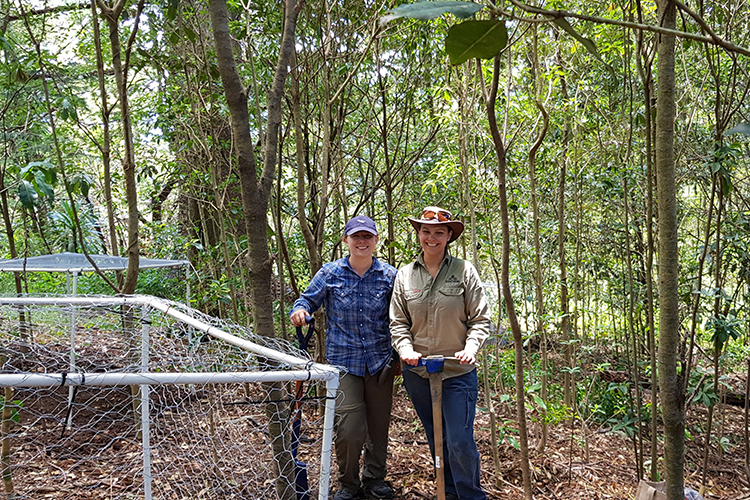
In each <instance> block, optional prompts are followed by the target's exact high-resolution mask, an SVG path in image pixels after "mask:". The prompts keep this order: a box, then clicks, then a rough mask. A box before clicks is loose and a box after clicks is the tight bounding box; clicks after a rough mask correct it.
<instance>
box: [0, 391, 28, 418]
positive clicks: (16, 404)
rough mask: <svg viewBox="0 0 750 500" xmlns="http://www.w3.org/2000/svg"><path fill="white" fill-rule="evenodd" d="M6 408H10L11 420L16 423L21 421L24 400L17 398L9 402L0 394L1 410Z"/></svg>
mask: <svg viewBox="0 0 750 500" xmlns="http://www.w3.org/2000/svg"><path fill="white" fill-rule="evenodd" d="M6 408H10V420H11V421H12V422H14V423H16V424H17V423H19V422H20V421H21V412H20V410H21V408H23V401H21V400H19V399H15V400H13V401H10V402H7V401H6V400H5V398H4V397H3V396H0V411H5V409H6Z"/></svg>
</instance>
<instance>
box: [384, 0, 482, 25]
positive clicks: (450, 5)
mask: <svg viewBox="0 0 750 500" xmlns="http://www.w3.org/2000/svg"><path fill="white" fill-rule="evenodd" d="M480 10H482V6H481V5H478V4H476V3H474V2H459V1H448V0H442V1H423V2H415V3H410V4H402V5H399V6H398V7H395V8H393V9H391V10H390V14H389V15H387V16H383V17H381V18H380V23H381V24H385V23H387V22H388V21H390V20H391V19H398V18H399V17H410V18H412V19H420V20H423V21H429V20H430V19H437V18H438V17H440V16H442V15H443V14H445V13H448V12H450V13H451V14H453V15H454V16H456V17H459V18H461V19H466V18H468V17H471V16H473V15H474V14H476V13H477V12H479V11H480Z"/></svg>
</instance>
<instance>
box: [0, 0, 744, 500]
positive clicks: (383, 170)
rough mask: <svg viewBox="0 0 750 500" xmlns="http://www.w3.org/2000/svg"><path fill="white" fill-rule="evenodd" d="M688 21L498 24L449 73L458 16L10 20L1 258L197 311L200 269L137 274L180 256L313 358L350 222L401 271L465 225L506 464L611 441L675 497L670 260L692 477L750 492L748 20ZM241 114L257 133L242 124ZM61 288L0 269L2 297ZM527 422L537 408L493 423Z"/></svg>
mask: <svg viewBox="0 0 750 500" xmlns="http://www.w3.org/2000/svg"><path fill="white" fill-rule="evenodd" d="M665 3H667V4H669V5H671V6H672V8H677V10H678V11H679V15H678V16H677V20H676V25H675V27H674V28H669V27H666V28H665V27H664V26H663V23H662V21H663V16H661V15H660V14H659V12H658V11H657V8H658V7H659V6H657V5H656V4H655V3H653V2H650V1H649V2H641V1H639V0H627V1H625V0H622V1H619V0H615V1H602V2H599V1H597V2H593V3H591V2H589V3H580V2H575V0H571V1H570V2H568V3H566V4H563V3H560V2H555V3H554V5H541V4H540V5H527V4H523V3H520V2H517V1H515V0H511V1H510V2H508V3H506V4H502V5H495V6H487V8H486V9H484V10H483V11H480V12H479V13H478V14H477V18H480V19H485V18H489V17H500V18H502V19H503V20H504V24H505V28H506V29H507V37H508V39H507V45H506V46H505V47H504V48H503V49H502V51H501V52H500V53H499V54H498V55H497V57H495V58H494V59H493V58H492V56H490V57H489V58H488V59H483V60H479V59H470V60H468V61H466V62H464V63H461V64H458V65H452V64H451V61H450V60H449V58H448V57H447V55H446V51H445V48H444V40H445V38H446V35H447V34H448V32H449V30H450V29H451V27H452V26H454V25H455V24H456V23H458V22H459V20H457V19H456V18H455V17H453V16H451V15H446V16H442V17H438V18H437V19H434V20H432V21H429V22H424V21H415V20H412V19H396V20H391V21H390V22H388V23H384V22H381V21H382V19H381V18H382V16H384V15H385V14H387V13H388V11H389V9H392V8H394V7H396V4H395V3H393V2H373V1H369V0H364V1H356V2H337V1H327V0H323V1H320V2H303V3H299V4H297V3H296V2H293V1H290V0H287V1H286V2H283V5H282V3H281V2H271V1H266V0H258V1H255V2H251V1H248V2H244V1H240V2H234V1H232V2H216V1H213V0H212V1H211V2H209V3H206V2H194V1H190V0H186V1H182V2H176V1H167V2H162V1H158V0H157V1H153V2H148V3H147V2H146V1H145V0H140V1H139V2H129V1H124V0H121V1H118V2H106V1H104V0H100V1H98V2H96V3H92V4H85V3H81V4H77V3H65V2H56V3H52V2H46V3H43V2H25V1H24V0H20V1H17V2H13V1H9V0H0V48H1V49H2V56H1V57H0V91H1V92H0V147H1V148H2V162H1V163H0V211H1V212H2V227H3V231H2V235H1V236H0V245H1V247H2V253H3V254H4V255H5V256H6V257H23V256H34V255H39V254H44V253H52V252H59V251H72V252H85V253H106V254H112V255H124V256H127V257H128V258H129V259H130V262H131V268H130V270H129V271H128V272H127V273H125V274H124V275H122V276H120V275H117V276H108V277H106V279H102V277H98V276H87V277H84V278H83V279H82V280H81V282H80V284H79V291H80V292H81V293H113V292H115V291H117V292H126V293H132V292H138V293H153V294H156V295H160V296H165V297H169V298H175V299H177V300H181V299H182V295H181V294H182V290H183V289H184V288H183V287H182V284H181V283H180V281H181V280H182V279H183V278H182V275H181V274H180V275H169V274H165V273H164V272H158V271H141V272H139V271H138V269H137V258H138V255H141V256H146V257H164V258H186V259H189V260H190V262H191V266H192V268H193V269H194V271H195V272H193V273H191V275H192V276H191V283H190V285H191V289H192V296H193V304H192V305H193V306H194V307H196V308H198V309H200V310H202V311H205V312H208V313H210V314H213V315H215V316H219V317H223V318H229V319H233V320H234V321H237V322H240V323H244V324H247V325H250V326H252V327H254V328H258V330H259V331H263V332H265V333H266V334H268V333H269V332H270V334H272V335H279V336H291V335H293V332H292V330H291V328H290V327H289V325H288V322H287V320H286V316H287V314H288V311H289V307H290V304H291V302H292V301H293V300H294V298H295V297H296V296H297V295H298V294H299V291H300V290H302V289H304V287H305V286H306V284H307V283H308V281H309V279H310V277H311V276H312V275H313V274H314V273H315V272H316V271H317V269H318V268H319V267H320V266H321V264H322V263H324V262H327V261H329V260H332V259H335V258H338V257H340V256H342V253H343V252H344V248H343V247H342V245H341V242H340V236H341V234H340V232H341V227H342V226H343V223H344V222H345V221H346V220H347V219H348V218H350V217H351V216H353V215H356V214H360V213H362V214H367V215H369V216H371V217H372V218H373V219H375V220H376V221H377V222H378V225H379V228H380V232H381V247H380V249H379V257H380V258H381V259H383V260H386V261H388V262H390V263H391V264H393V265H395V266H397V267H400V266H401V265H403V264H405V263H407V262H409V261H410V260H411V259H412V258H413V256H414V254H415V252H416V251H417V248H418V245H417V243H416V239H415V237H414V235H413V232H412V231H411V229H410V225H409V223H408V221H407V220H406V216H412V215H414V214H417V213H418V212H419V210H420V209H421V208H422V207H423V206H425V205H440V206H443V207H446V208H449V209H451V210H452V211H453V212H454V214H455V215H456V216H457V217H458V218H459V219H461V220H463V221H464V222H465V224H466V226H467V231H466V232H465V233H464V237H463V238H462V239H461V240H460V241H459V242H457V244H456V245H455V248H454V249H453V252H454V253H456V254H458V256H460V257H463V258H466V259H469V260H471V261H473V262H474V263H475V264H476V266H477V268H478V269H479V270H480V273H481V275H482V277H483V279H484V280H485V282H486V283H487V290H488V293H489V294H490V295H491V297H492V298H493V304H494V311H493V314H494V319H495V321H496V325H497V332H496V335H495V336H494V337H493V340H492V342H491V343H490V345H488V346H487V348H486V349H485V350H484V351H483V355H482V358H483V366H482V368H481V370H480V374H481V378H482V381H481V383H482V384H483V390H484V391H485V394H486V395H487V404H485V405H484V406H483V411H485V412H487V414H488V415H489V416H491V417H492V419H491V422H490V424H489V425H490V426H491V429H492V434H491V437H490V440H491V443H494V445H493V446H490V447H489V449H490V450H493V451H494V450H497V449H498V448H500V447H505V446H510V447H511V448H513V449H516V450H527V451H528V443H525V442H524V441H525V437H524V436H525V435H527V433H528V434H529V435H532V436H533V439H532V442H531V444H532V446H533V447H534V448H535V450H534V451H533V452H532V460H533V459H534V457H539V456H543V453H544V451H545V448H546V447H547V446H549V445H548V443H547V439H548V433H549V432H553V433H555V435H559V433H571V434H570V435H571V439H572V436H573V433H574V434H575V436H576V437H575V439H576V440H579V441H580V443H581V448H580V450H581V453H583V454H586V453H587V451H586V450H587V449H588V448H587V446H588V442H589V439H591V438H592V437H594V436H595V435H596V432H599V431H601V430H602V429H605V430H607V431H608V432H614V433H617V435H618V436H619V437H624V438H626V441H627V442H629V443H630V445H631V449H628V450H627V451H626V450H623V453H627V454H628V455H627V459H628V460H629V461H630V463H631V465H632V467H633V471H634V472H633V476H634V477H635V478H637V477H647V476H650V477H652V478H655V479H656V478H661V477H662V475H663V468H664V456H663V454H662V446H663V444H664V441H663V439H664V435H663V432H662V429H661V418H662V415H661V409H660V405H659V404H652V402H653V401H655V399H654V395H655V392H656V391H655V388H656V387H658V379H657V375H658V368H657V367H658V364H657V351H658V346H659V339H660V319H659V318H660V315H659V314H660V312H663V311H660V309H659V304H660V299H661V298H663V296H661V295H660V286H659V280H660V278H661V277H662V276H660V272H659V271H660V269H659V265H657V264H658V263H659V262H670V261H671V262H674V263H675V264H678V265H679V274H678V275H677V287H678V288H677V292H676V294H675V299H676V301H675V306H674V307H672V309H673V310H674V312H675V314H678V319H679V328H678V331H677V335H678V338H677V343H676V346H677V348H676V359H677V363H676V369H677V373H678V375H679V379H678V383H679V384H680V391H678V392H677V393H675V394H674V395H673V396H674V397H675V398H676V399H677V400H679V402H680V404H681V405H683V406H682V408H683V409H685V408H687V409H689V408H690V407H693V408H699V409H700V415H701V418H700V419H698V420H695V419H693V420H691V421H690V422H689V423H688V425H687V426H686V427H685V429H684V435H685V440H686V442H688V443H697V444H698V445H699V446H701V447H702V448H703V450H704V453H703V455H702V456H701V457H698V458H696V457H695V455H692V456H691V457H689V459H688V461H687V462H686V464H685V469H684V471H685V473H686V474H687V473H689V474H691V477H693V478H695V477H698V476H700V481H697V482H698V483H701V484H708V485H709V489H708V490H704V491H703V492H704V494H705V495H706V496H707V497H708V495H709V494H710V482H709V481H707V477H708V476H707V475H710V474H711V470H712V468H713V470H714V471H715V470H716V468H717V467H719V468H720V465H719V466H717V465H716V464H717V463H718V464H721V460H722V457H723V456H724V455H725V454H731V455H732V456H733V457H737V456H739V457H743V458H742V460H741V461H742V462H744V469H745V470H744V471H741V472H744V477H742V476H740V477H739V479H738V481H739V484H740V485H741V487H743V488H745V489H747V488H748V487H750V484H748V476H750V467H749V466H748V463H750V461H749V460H748V458H747V457H748V450H749V449H750V447H748V439H747V428H748V426H747V410H746V408H747V406H746V405H747V400H748V398H747V395H746V387H747V383H746V382H747V371H748V370H750V360H749V359H748V329H747V326H748V320H749V317H748V313H747V307H746V306H747V303H748V300H749V299H750V286H748V285H750V238H748V236H750V205H749V204H748V201H749V198H748V196H750V182H749V181H748V166H750V164H749V161H750V148H749V147H748V140H747V135H748V134H750V125H748V122H750V117H748V112H750V109H749V108H748V100H747V94H748V91H749V90H750V77H749V75H748V54H750V52H749V51H748V50H747V49H745V48H744V47H748V46H750V40H748V38H749V37H750V9H749V6H748V4H747V2H745V1H742V0H740V1H737V2H726V3H719V2H698V3H697V4H696V5H692V4H690V5H684V4H682V3H680V2H665ZM217 4H220V5H218V6H220V7H222V8H223V9H225V13H226V35H227V36H226V39H225V40H223V41H222V40H221V39H220V38H219V35H218V34H217V33H218V30H217V29H216V27H217V26H218V24H217V23H218V22H219V21H220V20H221V19H220V18H221V16H220V15H219V14H221V13H220V12H219V11H218V10H217ZM553 7H554V8H555V9H559V10H555V11H551V10H544V9H551V8H553ZM662 7H663V6H662ZM217 12H218V14H217ZM93 13H95V15H94V14H93ZM292 13H294V14H295V16H296V17H295V18H294V19H293V22H292V16H291V14H292ZM212 26H213V28H212ZM670 29H671V30H672V31H671V32H670V31H669V30H670ZM285 30H286V31H285ZM673 32H674V33H678V36H677V38H676V39H675V40H676V43H675V48H674V56H675V60H674V75H673V76H674V88H673V94H672V97H673V98H674V106H675V107H674V113H673V114H672V113H670V116H673V118H674V128H673V130H674V139H673V145H672V146H671V147H670V151H671V153H672V154H673V160H674V176H673V177H674V181H675V186H674V190H673V194H674V196H675V201H676V207H675V210H676V212H675V213H676V217H677V219H676V227H674V229H675V230H676V238H677V242H678V245H677V249H676V253H675V254H674V255H672V254H669V255H667V254H665V253H664V251H662V254H661V255H660V254H659V249H660V246H659V243H660V238H664V237H665V236H664V235H663V234H660V229H659V225H658V224H659V222H660V221H659V218H658V214H659V208H660V207H659V205H658V203H657V199H658V198H659V197H658V196H657V194H658V190H659V189H660V188H662V187H663V186H660V185H659V183H658V182H657V171H656V165H657V163H656V161H657V156H658V154H657V148H658V146H659V145H660V144H663V140H662V138H661V137H659V136H658V134H657V109H658V108H659V106H660V104H663V102H661V103H660V102H659V99H661V97H659V99H657V88H658V85H659V76H660V75H661V74H663V73H659V68H658V64H659V63H660V59H659V57H657V48H658V44H659V43H660V40H662V39H663V38H665V37H667V35H668V34H670V33H671V34H672V35H673V34H674V33H673ZM282 34H284V37H282ZM670 36H671V35H670ZM227 49H228V50H229V54H230V59H233V61H232V63H233V64H234V70H233V69H232V67H231V64H230V63H228V62H227V59H226V58H225V55H226V52H225V51H226V50H227ZM285 50H286V51H287V52H285ZM660 54H661V53H660ZM663 60H664V58H663V57H662V61H663ZM228 64H229V66H228ZM235 70H236V76H237V77H238V78H237V80H236V81H234V80H232V77H233V73H232V71H235ZM662 80H664V78H662ZM230 83H240V85H239V86H237V89H236V91H230V86H229V84H230ZM493 84H494V85H497V88H496V100H494V101H493V100H491V99H490V97H491V96H492V95H493V88H494V87H493ZM659 95H660V96H662V95H663V94H659ZM233 96H234V98H235V100H234V101H233V100H232V97H233ZM228 97H229V99H228ZM243 102H244V103H245V104H244V105H245V106H246V109H245V113H244V117H241V118H242V119H243V120H246V123H245V122H241V121H240V120H239V119H238V117H237V116H238V115H236V114H232V113H233V112H234V111H235V109H236V105H237V104H240V105H241V104H242V103H243ZM488 102H490V103H491V106H490V107H491V108H492V109H493V110H494V113H495V114H496V117H497V123H496V124H495V125H496V130H497V132H498V136H499V137H500V138H501V139H502V143H501V146H502V147H501V148H500V151H499V150H498V146H497V141H496V140H494V139H496V138H497V137H493V134H492V132H493V130H495V129H493V123H492V122H493V118H492V117H491V116H490V114H488V111H487V109H486V107H487V103H488ZM230 117H231V118H230ZM248 162H249V163H248ZM254 189H255V190H256V191H257V192H256V191H253V190H254ZM253 193H255V194H253ZM264 196H267V198H265V199H264V198H263V197H264ZM253 203H257V204H255V205H254V204H253ZM258 214H260V216H259V215H258ZM504 225H505V228H506V230H505V234H503V227H504ZM661 231H664V230H663V229H661ZM503 237H505V238H506V241H507V244H506V245H505V246H504V245H503ZM266 242H267V244H266ZM260 247H263V248H266V249H267V252H268V253H267V257H264V256H263V254H262V253H257V252H258V248H260ZM662 248H663V247H662ZM504 252H508V254H507V255H508V259H509V260H508V262H507V267H506V271H507V272H508V274H509V276H510V290H509V292H510V294H511V295H512V297H513V302H514V315H516V316H517V318H518V324H519V328H510V329H509V330H514V331H513V332H512V333H513V334H515V335H518V337H516V338H515V339H514V336H515V335H511V332H510V331H508V333H507V334H506V333H505V332H506V328H507V327H509V318H508V310H509V309H508V301H507V299H506V300H504V301H503V300H501V299H500V297H501V293H499V290H502V289H503V287H502V286H501V274H502V271H503V267H504V266H503V259H502V256H503V255H504ZM660 258H664V259H666V260H664V261H662V260H660ZM663 265H664V264H662V266H663ZM263 273H267V277H268V279H267V280H266V281H265V282H264V281H263V280H262V278H263V276H266V275H264V274H263ZM139 275H140V276H139ZM136 278H137V279H138V280H137V283H136ZM259 280H260V281H259ZM64 283H65V277H64V276H57V275H46V274H42V275H32V274H28V275H18V276H12V275H7V276H0V286H2V290H3V292H4V293H18V292H30V293H59V292H60V291H61V290H63V289H64ZM261 291H263V294H261ZM265 293H268V294H269V295H268V297H270V300H265V297H266V295H265ZM254 300H255V302H254ZM258 302H260V303H261V304H262V314H261V307H259V306H258ZM318 324H319V329H320V332H319V334H318V335H319V338H318V342H317V343H316V345H317V346H322V345H323V342H322V335H323V327H322V321H318ZM269 328H270V330H269ZM511 344H515V346H516V347H517V348H519V349H520V347H521V346H522V347H523V350H522V354H521V356H522V357H521V358H519V357H518V354H519V353H518V351H516V353H514V352H513V350H507V349H505V347H506V346H507V345H511ZM514 354H515V357H514ZM316 355H317V356H319V357H320V356H323V353H322V352H321V350H320V348H318V352H316ZM518 369H521V370H522V371H521V372H520V373H521V377H522V380H521V381H522V383H521V384H519V378H518V373H519V372H518V371H517V370H518ZM518 388H520V389H521V392H520V393H519V392H518V391H517V390H516V389H518ZM519 394H520V398H519ZM519 399H520V400H522V401H523V402H524V404H523V405H520V406H521V407H522V408H523V409H525V411H526V414H523V415H522V414H521V413H518V414H517V417H516V419H515V421H514V420H513V419H511V420H508V419H502V418H500V417H499V416H498V415H499V414H502V410H501V411H500V412H499V413H498V411H497V410H496V408H495V406H496V405H500V406H501V407H502V405H510V404H512V403H513V401H516V402H517V401H518V400H519ZM729 402H736V403H737V404H739V405H740V407H743V406H744V408H745V410H744V416H743V421H742V422H738V421H737V419H739V418H740V415H738V414H737V412H732V415H734V416H735V419H734V425H735V427H733V428H735V429H742V430H743V432H733V433H727V432H725V422H726V419H727V418H728V417H726V405H727V404H728V403H729ZM526 418H528V419H529V421H530V422H531V428H530V430H529V431H528V432H527V431H526V427H525V425H526V424H525V421H526ZM522 422H524V423H523V424H522ZM519 429H520V430H519ZM571 429H575V430H571ZM525 456H526V455H525V454H524V453H521V456H520V457H521V458H519V459H518V460H519V463H521V465H520V466H519V467H522V465H523V463H524V461H525V458H524V457H525ZM493 459H494V466H495V470H496V471H498V477H499V471H500V470H501V467H500V464H499V461H500V459H499V455H498V454H497V453H494V454H493ZM710 464H713V465H710ZM692 483H693V485H695V483H696V480H695V479H693V481H692Z"/></svg>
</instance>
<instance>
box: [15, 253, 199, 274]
mask: <svg viewBox="0 0 750 500" xmlns="http://www.w3.org/2000/svg"><path fill="white" fill-rule="evenodd" d="M89 256H90V257H91V259H92V260H93V261H94V262H96V265H97V267H99V269H101V270H102V271H125V270H127V269H128V259H127V258H126V257H114V256H112V255H94V254H89ZM187 265H188V261H186V260H170V259H144V258H141V259H140V268H141V269H152V268H158V267H182V266H187ZM12 271H28V272H42V271H46V272H76V271H77V272H92V271H94V266H92V265H91V262H89V260H88V259H87V258H86V256H85V255H84V254H82V253H72V252H63V253H56V254H51V255H38V256H36V257H27V258H25V259H7V260H0V272H12Z"/></svg>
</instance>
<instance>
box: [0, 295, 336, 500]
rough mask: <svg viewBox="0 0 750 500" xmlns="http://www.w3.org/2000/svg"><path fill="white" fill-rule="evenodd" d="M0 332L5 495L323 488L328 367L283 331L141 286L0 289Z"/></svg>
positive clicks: (331, 377)
mask: <svg viewBox="0 0 750 500" xmlns="http://www.w3.org/2000/svg"><path fill="white" fill-rule="evenodd" d="M0 342H1V343H0V363H1V366H0V388H2V389H0V390H4V395H3V397H2V402H3V405H2V420H0V440H1V442H2V448H1V452H0V462H1V463H0V466H1V468H2V473H3V474H2V477H3V481H4V486H5V492H6V497H7V498H34V499H38V498H53V499H73V498H75V499H77V500H86V499H94V498H96V499H102V498H107V499H130V498H146V499H150V498H160V499H209V498H210V499H245V498H285V499H290V498H296V499H305V498H314V497H315V496H316V495H317V497H318V498H319V499H326V498H328V488H329V482H330V464H331V447H332V446H331V445H332V433H333V414H334V406H335V394H336V390H337V388H338V375H339V371H338V369H336V368H334V367H331V366H329V365H323V364H317V363H313V362H312V361H311V360H310V359H309V357H307V355H306V354H305V353H301V352H299V351H298V349H297V348H296V347H295V346H294V345H293V344H292V343H290V342H287V341H283V340H281V339H268V338H265V337H260V336H257V335H254V334H252V333H251V332H250V331H249V329H248V328H244V327H240V326H238V325H236V324H233V323H230V322H227V321H222V320H217V319H215V318H211V317H209V316H206V315H203V314H201V313H199V312H197V311H195V310H192V309H189V308H187V307H185V306H183V305H181V304H177V303H173V302H168V301H164V300H162V299H157V298H154V297H147V296H132V297H0ZM316 393H320V394H321V396H320V397H318V396H316ZM280 478H281V479H280ZM305 483H307V484H305Z"/></svg>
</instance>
